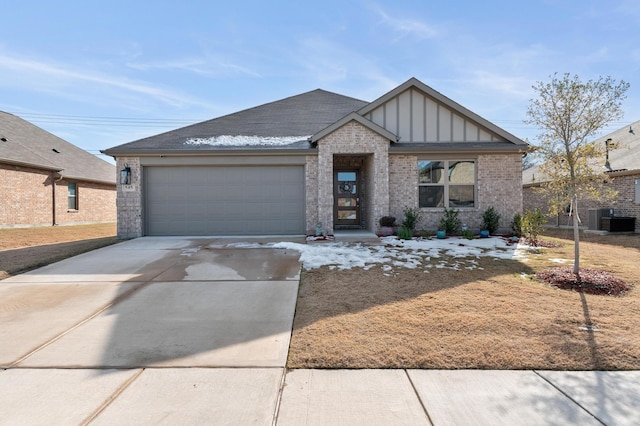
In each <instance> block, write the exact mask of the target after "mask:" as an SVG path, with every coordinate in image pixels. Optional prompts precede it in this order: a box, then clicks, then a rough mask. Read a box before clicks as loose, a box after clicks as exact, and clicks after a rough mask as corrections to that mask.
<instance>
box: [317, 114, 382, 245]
mask: <svg viewBox="0 0 640 426" xmlns="http://www.w3.org/2000/svg"><path fill="white" fill-rule="evenodd" d="M388 153H389V140H387V139H385V138H384V137H382V136H380V135H379V134H377V133H375V132H373V131H371V130H369V129H368V128H366V127H364V126H363V125H361V124H360V123H358V122H356V121H351V122H349V123H347V124H345V125H344V126H342V127H341V128H339V129H337V130H336V131H334V132H333V133H331V134H329V135H327V136H325V137H324V138H322V139H321V140H320V141H318V186H317V188H316V191H317V193H318V195H317V205H318V214H317V218H318V221H319V222H321V223H322V225H323V227H324V228H325V229H326V230H327V231H328V232H329V233H333V170H334V167H333V161H334V155H349V154H351V155H359V156H371V157H372V158H371V159H370V160H367V162H366V164H365V171H366V174H365V176H363V178H364V181H365V184H368V185H369V186H371V187H368V193H369V197H367V199H366V200H365V201H364V202H365V203H366V205H365V206H363V209H364V210H363V211H365V212H367V213H366V214H367V217H366V221H365V222H366V223H368V229H370V230H372V231H376V230H377V226H378V220H379V218H380V217H382V216H385V215H387V214H388V211H389V185H388V182H389V159H388ZM312 197H313V196H312Z"/></svg>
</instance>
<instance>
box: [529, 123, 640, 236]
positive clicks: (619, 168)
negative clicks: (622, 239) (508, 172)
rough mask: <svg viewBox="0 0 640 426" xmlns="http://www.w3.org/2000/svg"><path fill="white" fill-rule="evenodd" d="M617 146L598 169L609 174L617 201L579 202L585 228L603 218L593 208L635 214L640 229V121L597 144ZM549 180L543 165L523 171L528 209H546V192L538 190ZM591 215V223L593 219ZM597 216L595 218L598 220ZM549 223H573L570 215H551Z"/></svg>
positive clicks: (597, 225) (579, 214)
mask: <svg viewBox="0 0 640 426" xmlns="http://www.w3.org/2000/svg"><path fill="white" fill-rule="evenodd" d="M609 139H610V140H611V141H610V142H611V144H615V145H617V147H616V148H615V149H609V154H608V161H607V159H606V158H604V159H602V162H601V163H600V164H595V165H594V168H596V169H597V170H600V171H602V173H604V174H606V175H607V176H608V177H609V182H608V183H606V185H607V186H610V187H612V188H614V189H615V190H616V191H617V192H618V196H617V197H616V199H615V200H614V201H613V202H601V201H595V200H582V201H579V202H578V217H579V218H580V220H581V222H582V225H581V226H583V227H585V228H591V229H593V230H597V229H598V227H599V221H598V220H597V216H594V214H593V213H591V215H590V214H589V211H590V210H592V211H593V209H613V210H614V215H615V216H625V217H635V218H636V221H635V232H640V121H636V122H635V123H632V124H631V125H630V126H625V127H623V128H621V129H619V130H616V131H615V132H613V133H610V134H608V135H606V136H603V137H601V138H598V139H596V140H595V143H597V144H602V145H603V146H605V147H606V146H607V145H606V141H607V140H609ZM544 181H545V177H544V175H542V174H541V173H540V170H539V167H538V166H534V167H531V168H529V169H527V170H524V171H523V173H522V183H523V195H524V208H525V209H526V210H533V209H535V208H538V207H539V208H541V210H542V211H543V212H546V209H547V203H546V200H545V198H544V195H543V194H542V193H540V192H539V191H537V190H536V188H538V187H540V185H541V183H543V182H544ZM590 216H591V222H592V223H591V224H589V219H590ZM594 219H595V221H594ZM547 223H548V224H549V225H552V226H570V225H571V219H570V217H569V215H568V214H566V213H563V214H560V215H558V216H551V217H548V222H547Z"/></svg>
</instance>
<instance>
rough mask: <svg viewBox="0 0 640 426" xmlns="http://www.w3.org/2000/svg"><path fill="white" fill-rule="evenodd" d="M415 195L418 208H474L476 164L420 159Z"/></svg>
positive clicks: (464, 161) (469, 161)
mask: <svg viewBox="0 0 640 426" xmlns="http://www.w3.org/2000/svg"><path fill="white" fill-rule="evenodd" d="M418 194H419V195H418V199H419V206H420V207H421V208H434V207H447V208H460V207H466V208H469V207H475V205H476V201H475V199H476V198H475V194H476V162H475V161H473V160H443V161H431V160H419V161H418Z"/></svg>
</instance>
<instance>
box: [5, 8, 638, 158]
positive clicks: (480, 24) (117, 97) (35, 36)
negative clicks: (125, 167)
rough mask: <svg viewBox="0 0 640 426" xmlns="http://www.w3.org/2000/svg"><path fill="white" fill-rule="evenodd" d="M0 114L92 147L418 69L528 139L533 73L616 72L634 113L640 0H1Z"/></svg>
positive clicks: (367, 92)
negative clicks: (321, 90)
mask: <svg viewBox="0 0 640 426" xmlns="http://www.w3.org/2000/svg"><path fill="white" fill-rule="evenodd" d="M0 12H1V15H2V17H3V19H2V27H1V34H2V35H1V36H0V110H2V111H5V112H9V113H12V114H15V115H17V116H19V117H21V118H23V119H25V120H27V121H30V122H32V123H34V124H35V125H37V126H39V127H41V128H43V129H45V130H47V131H49V132H51V133H53V134H55V135H56V136H58V137H61V138H63V139H65V140H67V141H68V142H71V143H73V144H74V145H77V146H79V147H80V148H83V149H85V150H87V151H89V152H91V153H93V154H96V155H99V156H100V158H103V159H105V160H107V161H111V162H113V161H112V159H111V158H110V157H107V156H104V155H102V154H100V150H104V149H107V148H110V147H114V146H117V145H120V144H123V143H127V142H131V141H134V140H137V139H140V138H143V137H147V136H152V135H155V134H158V133H162V132H166V131H169V130H172V129H175V128H179V127H183V126H185V125H188V124H193V123H196V122H199V121H204V120H208V119H212V118H215V117H219V116H222V115H225V114H229V113H233V112H236V111H240V110H242V109H245V108H250V107H253V106H257V105H261V104H264V103H267V102H272V101H275V100H279V99H283V98H286V97H289V96H293V95H297V94H300V93H304V92H307V91H310V90H314V89H317V88H321V89H324V90H328V91H331V92H336V93H340V94H342V95H346V96H351V97H354V98H358V99H362V100H365V101H373V100H375V99H377V98H378V97H380V96H382V95H384V94H385V93H386V92H388V91H389V90H391V89H393V88H395V87H396V86H398V85H400V84H402V83H403V82H405V81H406V80H408V79H409V78H411V77H415V78H417V79H419V80H420V81H422V82H423V83H425V84H427V85H428V86H430V87H432V88H433V89H435V90H437V91H438V92H440V93H442V94H443V95H445V96H447V97H449V98H451V99H453V100H454V101H456V102H458V103H460V104H461V105H463V106H464V107H466V108H468V109H470V110H471V111H473V112H475V113H476V114H478V115H480V116H482V117H484V118H486V119H488V120H489V121H491V122H493V123H494V124H496V125H498V126H500V127H502V128H504V129H505V130H507V131H509V132H511V133H513V134H515V135H516V136H518V137H520V138H522V139H527V140H529V141H530V142H535V138H536V136H537V135H538V134H540V130H539V129H536V128H534V127H532V126H530V125H526V124H524V123H523V120H525V119H526V111H527V107H528V105H529V102H530V100H531V99H532V98H533V97H534V96H535V92H534V91H533V89H532V85H533V84H535V83H536V82H538V81H542V82H546V81H549V80H550V78H551V76H552V75H553V74H554V73H559V74H563V73H565V72H568V73H572V74H577V75H578V76H579V77H580V78H581V79H583V80H590V79H597V78H598V77H599V76H611V77H613V78H614V79H616V80H617V81H620V80H624V81H626V82H628V83H630V85H631V87H630V89H629V91H628V92H627V99H626V100H625V101H624V102H623V104H622V108H623V110H624V112H625V116H624V118H622V119H621V120H620V121H617V122H614V123H611V124H610V126H609V127H607V128H606V129H604V131H603V134H604V133H608V132H610V131H613V130H616V129H619V128H621V127H624V126H625V125H629V124H630V123H632V122H635V121H637V120H639V119H640V30H639V28H640V2H638V1H637V0H609V1H606V2H605V1H596V0H528V1H514V0H510V1H491V0H486V1H482V2H480V1H468V0H467V1H458V0H449V1H444V2H443V1H437V2H436V1H431V0H416V1H413V0H394V1H382V0H377V1H375V0H350V1H346V0H340V1H338V0H336V1H334V0H329V1H322V0H315V1H312V2H309V1H304V0H296V1H281V0H271V1H246V0H235V1H226V2H219V1H212V0H208V1H199V0H189V1H183V2H177V1H172V2H168V1H163V0H155V1H153V2H152V1H145V0H139V1H131V0H127V1H121V0H112V1H109V2H97V1H93V0H83V1H75V0H61V1H58V2H52V1H50V0H47V1H44V0H37V1H35V0H34V1H32V0H20V1H18V0H0Z"/></svg>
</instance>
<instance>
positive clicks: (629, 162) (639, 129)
mask: <svg viewBox="0 0 640 426" xmlns="http://www.w3.org/2000/svg"><path fill="white" fill-rule="evenodd" d="M629 130H632V132H630V131H629ZM607 139H611V140H612V142H613V143H617V144H618V147H617V148H616V149H612V150H610V151H609V165H610V166H611V171H612V172H620V171H627V170H640V120H638V121H636V122H635V123H631V125H630V126H624V127H622V128H620V129H618V130H616V131H614V132H612V133H609V134H608V135H605V136H602V137H600V138H598V139H596V140H595V143H596V144H600V146H604V143H605V141H606V140H607ZM594 168H595V169H596V170H598V171H602V172H606V169H605V168H604V159H603V160H602V163H601V164H594ZM545 180H546V177H545V176H544V175H542V174H541V173H540V168H539V166H534V167H531V168H528V169H527V170H524V171H523V172H522V183H523V184H524V185H527V184H532V183H540V182H544V181H545Z"/></svg>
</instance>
